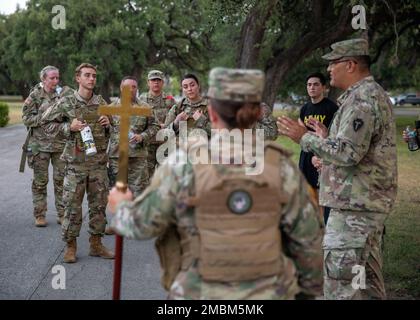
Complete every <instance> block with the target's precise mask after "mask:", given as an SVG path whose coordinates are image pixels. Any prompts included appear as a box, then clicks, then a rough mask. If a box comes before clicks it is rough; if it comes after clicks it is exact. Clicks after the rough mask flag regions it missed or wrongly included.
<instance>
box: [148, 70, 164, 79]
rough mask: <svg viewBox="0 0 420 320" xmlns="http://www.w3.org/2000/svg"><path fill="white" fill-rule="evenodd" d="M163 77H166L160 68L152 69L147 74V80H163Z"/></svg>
mask: <svg viewBox="0 0 420 320" xmlns="http://www.w3.org/2000/svg"><path fill="white" fill-rule="evenodd" d="M163 78H164V75H163V72H162V71H159V70H152V71H150V72H149V74H148V75H147V80H153V79H160V80H163Z"/></svg>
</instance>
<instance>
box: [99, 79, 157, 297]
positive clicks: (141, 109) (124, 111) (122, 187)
mask: <svg viewBox="0 0 420 320" xmlns="http://www.w3.org/2000/svg"><path fill="white" fill-rule="evenodd" d="M98 112H99V114H101V115H116V116H119V117H120V139H119V145H118V153H119V156H118V176H117V183H116V187H117V189H118V190H119V191H121V192H125V191H126V190H127V181H128V131H129V129H130V117H132V116H150V115H151V114H152V112H151V108H150V107H149V106H146V105H144V106H137V105H135V106H133V104H132V101H131V92H130V87H129V86H123V88H122V91H121V105H116V106H114V105H104V106H100V107H99V109H98ZM122 252H123V239H122V237H121V236H120V235H116V236H115V262H114V282H113V290H112V299H113V300H119V299H120V292H121V270H122Z"/></svg>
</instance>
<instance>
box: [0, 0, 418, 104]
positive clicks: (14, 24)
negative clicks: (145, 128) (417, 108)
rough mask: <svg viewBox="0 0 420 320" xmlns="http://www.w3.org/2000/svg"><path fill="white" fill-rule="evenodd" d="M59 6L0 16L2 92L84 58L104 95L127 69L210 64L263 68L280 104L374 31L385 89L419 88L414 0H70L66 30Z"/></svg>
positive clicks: (32, 6) (34, 3) (174, 72)
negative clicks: (340, 44)
mask: <svg viewBox="0 0 420 320" xmlns="http://www.w3.org/2000/svg"><path fill="white" fill-rule="evenodd" d="M56 4H57V3H56V1H53V0H30V1H28V3H27V8H26V9H24V10H18V11H17V12H15V13H14V14H11V15H8V16H0V88H2V91H3V93H20V94H22V95H24V96H25V95H26V94H27V93H28V90H29V89H30V87H31V86H32V85H33V84H35V83H36V82H37V81H38V72H39V70H40V69H41V68H42V67H43V66H45V65H47V64H51V65H55V66H57V67H59V68H60V70H61V77H62V80H63V82H64V83H65V84H70V85H73V86H74V81H73V77H74V74H73V72H74V69H75V67H76V66H77V65H78V64H80V63H81V62H90V63H93V64H95V65H98V76H99V77H98V88H99V90H100V92H101V94H103V95H104V96H105V97H108V96H109V95H110V94H114V93H115V92H116V91H117V90H118V85H119V81H120V79H121V78H122V77H123V76H124V75H128V74H130V75H134V76H137V77H138V78H139V79H145V74H146V72H147V71H148V70H150V69H152V68H160V69H162V70H163V71H165V72H167V73H168V74H170V75H171V76H174V77H175V78H177V79H179V77H180V76H181V75H182V74H183V73H185V72H195V73H197V74H198V75H199V76H200V77H201V79H202V82H203V83H205V80H206V76H207V73H208V71H209V69H210V68H211V67H213V66H226V67H241V68H260V69H262V70H264V71H265V72H266V78H267V81H266V87H265V92H264V99H265V101H267V102H268V103H269V104H270V105H272V103H273V102H274V101H275V99H276V98H277V97H278V96H279V95H283V96H286V95H288V94H289V93H290V92H292V91H293V92H297V93H300V92H302V93H304V89H305V85H304V83H303V82H304V79H305V77H306V75H307V74H308V73H309V72H312V71H323V72H326V64H325V62H324V61H322V59H321V58H320V57H321V55H322V54H323V53H324V52H326V51H327V50H328V47H329V45H330V44H331V43H333V42H336V41H339V40H344V39H347V38H350V37H355V36H362V37H365V38H368V39H369V42H370V46H371V56H372V61H373V66H372V71H373V73H374V75H375V77H376V78H377V79H378V80H379V81H380V82H381V83H382V84H383V85H384V86H385V87H386V88H387V89H389V90H398V89H401V90H403V89H413V90H415V89H417V90H419V89H418V87H419V81H420V71H419V66H418V65H419V64H418V63H417V61H418V59H419V52H420V50H419V49H420V48H419V47H420V43H419V41H418V39H419V32H420V27H419V21H420V3H419V2H418V1H415V0H404V1H396V0H382V1H374V0H371V1H367V0H366V1H362V3H360V2H356V1H350V2H349V1H342V0H311V1H305V0H297V1H289V0H286V1H280V0H260V1H257V0H215V1H204V0H178V1H169V0H163V1H159V2H157V1H151V0H129V1H127V0H107V1H103V0H102V1H100V0H91V1H77V0H63V1H61V3H60V4H61V5H62V6H63V7H64V8H65V10H66V27H65V29H58V30H55V29H54V28H53V27H52V25H51V21H52V19H53V17H54V16H55V15H56V13H52V8H53V7H54V6H55V5H56ZM356 4H362V5H363V6H364V8H365V9H366V21H367V30H355V29H353V27H352V19H354V18H355V14H354V13H352V8H353V6H354V5H356ZM145 83H146V81H140V82H139V84H140V86H141V87H143V88H144V86H145ZM419 91H420V90H419ZM174 93H177V92H174Z"/></svg>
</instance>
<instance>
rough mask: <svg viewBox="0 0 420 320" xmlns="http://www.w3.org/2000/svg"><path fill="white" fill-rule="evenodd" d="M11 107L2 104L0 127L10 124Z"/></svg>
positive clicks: (0, 107) (0, 104) (0, 108)
mask: <svg viewBox="0 0 420 320" xmlns="http://www.w3.org/2000/svg"><path fill="white" fill-rule="evenodd" d="M9 120H10V118H9V105H8V104H7V103H4V102H0V127H5V126H6V125H7V124H8V123H9Z"/></svg>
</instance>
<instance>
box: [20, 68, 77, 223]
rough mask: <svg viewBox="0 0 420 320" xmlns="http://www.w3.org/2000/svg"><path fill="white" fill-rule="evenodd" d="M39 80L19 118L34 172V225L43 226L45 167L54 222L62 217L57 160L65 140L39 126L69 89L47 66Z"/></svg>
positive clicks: (60, 168) (61, 166) (61, 167)
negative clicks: (25, 130)
mask: <svg viewBox="0 0 420 320" xmlns="http://www.w3.org/2000/svg"><path fill="white" fill-rule="evenodd" d="M40 78H41V83H39V84H37V85H36V86H35V87H34V88H33V89H32V91H31V93H30V94H29V97H28V98H27V99H26V100H25V103H24V105H23V110H22V119H23V123H24V124H25V126H26V127H27V128H28V130H29V132H28V134H29V135H30V138H29V143H28V149H29V150H30V153H31V154H28V165H29V167H30V168H32V169H33V171H34V177H33V180H32V201H33V205H34V216H35V225H36V226H37V227H45V226H46V225H47V223H46V221H45V214H46V212H47V184H48V167H49V164H50V162H51V165H52V167H53V181H54V195H55V208H56V210H57V223H59V224H61V223H62V219H63V216H64V206H63V180H64V165H65V164H64V161H62V160H60V155H61V153H62V152H63V148H64V144H65V140H64V137H63V136H62V135H56V136H51V135H48V134H47V133H46V132H45V131H44V129H43V128H42V127H41V116H42V114H43V113H44V112H45V110H47V108H48V107H49V106H50V105H52V104H53V103H54V102H56V101H57V100H58V99H59V98H60V95H62V94H65V93H66V92H69V91H70V88H68V87H67V88H64V90H63V89H62V88H60V87H59V86H58V82H59V80H60V74H59V70H58V69H57V68H56V67H53V66H46V67H45V68H43V69H42V70H41V72H40Z"/></svg>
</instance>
